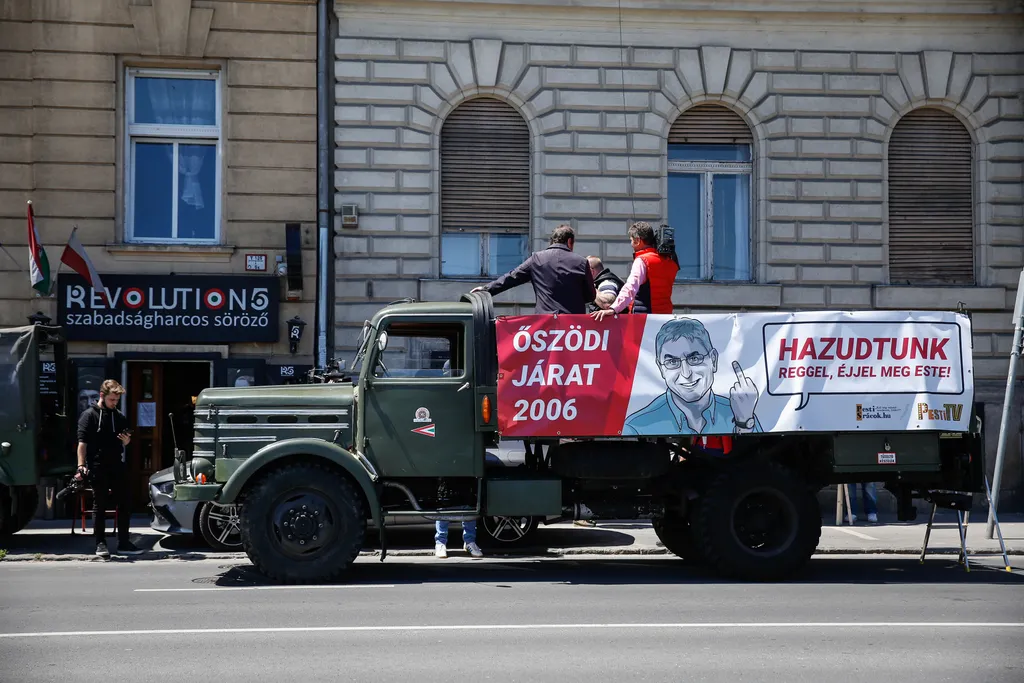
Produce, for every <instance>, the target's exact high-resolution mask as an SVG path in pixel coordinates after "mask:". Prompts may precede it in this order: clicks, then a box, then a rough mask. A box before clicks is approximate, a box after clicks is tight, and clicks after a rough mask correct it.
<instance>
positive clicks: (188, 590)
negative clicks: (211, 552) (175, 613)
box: [135, 583, 395, 593]
mask: <svg viewBox="0 0 1024 683" xmlns="http://www.w3.org/2000/svg"><path fill="white" fill-rule="evenodd" d="M394 587H395V586H394V584H383V583H373V584H354V585H348V586H345V585H341V586H302V585H299V586H214V587H212V588H136V589H135V592H136V593H209V592H211V591H284V590H310V589H318V588H329V589H335V588H337V589H341V588H394Z"/></svg>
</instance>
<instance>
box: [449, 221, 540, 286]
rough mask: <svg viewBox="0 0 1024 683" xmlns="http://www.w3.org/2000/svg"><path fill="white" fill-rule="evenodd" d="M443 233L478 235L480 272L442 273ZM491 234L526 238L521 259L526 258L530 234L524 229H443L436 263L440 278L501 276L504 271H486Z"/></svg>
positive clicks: (528, 252) (471, 278) (492, 277)
mask: <svg viewBox="0 0 1024 683" xmlns="http://www.w3.org/2000/svg"><path fill="white" fill-rule="evenodd" d="M445 235H478V236H480V237H479V245H480V272H479V273H477V274H476V275H445V274H444V264H443V261H444V253H443V252H444V236H445ZM491 235H515V236H516V237H525V238H526V249H525V250H524V252H523V256H522V260H524V261H525V260H526V259H527V258H529V256H530V235H529V233H528V232H527V231H525V230H511V229H504V230H503V229H500V228H499V229H491V230H444V231H442V233H441V241H440V250H439V251H440V253H441V259H439V260H440V261H441V263H440V264H438V270H439V272H440V275H441V277H442V278H444V279H446V280H480V279H482V278H490V279H494V278H497V277H501V276H502V275H504V274H505V272H507V271H505V272H500V273H487V272H486V271H487V270H488V268H489V267H490V263H491V240H490V236H491Z"/></svg>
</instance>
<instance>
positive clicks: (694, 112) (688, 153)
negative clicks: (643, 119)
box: [668, 104, 754, 280]
mask: <svg viewBox="0 0 1024 683" xmlns="http://www.w3.org/2000/svg"><path fill="white" fill-rule="evenodd" d="M753 143H754V139H753V136H752V135H751V134H750V128H749V127H748V126H747V124H746V122H745V121H744V120H743V119H742V118H740V116H739V115H738V114H736V113H735V112H734V111H732V110H730V109H727V108H725V107H723V106H721V105H717V104H700V105H697V106H696V107H693V108H692V109H688V110H687V111H685V112H683V113H682V114H681V115H680V116H679V118H678V119H676V121H675V123H673V124H672V128H671V130H670V131H669V134H668V223H669V225H670V226H671V227H672V228H673V230H674V231H675V242H676V254H677V255H678V257H679V266H680V268H679V279H685V280H750V279H751V267H750V261H751V256H750V255H751V245H750V221H751V213H752V207H753V202H752V201H751V182H750V177H751V173H752V170H753Z"/></svg>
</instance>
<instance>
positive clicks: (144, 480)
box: [124, 360, 212, 512]
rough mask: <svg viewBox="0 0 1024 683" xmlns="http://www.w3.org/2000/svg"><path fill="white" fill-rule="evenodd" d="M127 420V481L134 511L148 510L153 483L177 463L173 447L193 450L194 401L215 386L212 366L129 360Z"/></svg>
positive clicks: (208, 364) (201, 362)
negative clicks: (129, 433) (156, 475)
mask: <svg viewBox="0 0 1024 683" xmlns="http://www.w3.org/2000/svg"><path fill="white" fill-rule="evenodd" d="M126 366H127V367H126V368H125V373H124V375H125V379H126V380H127V384H125V398H126V399H127V401H126V405H125V406H124V412H125V415H126V416H127V417H128V424H129V427H130V429H131V430H132V440H131V443H129V444H128V477H129V484H130V486H131V491H132V509H133V510H134V511H136V512H143V511H145V510H146V504H147V503H148V502H149V478H150V476H151V475H152V474H153V473H154V472H157V471H159V470H162V469H163V468H165V467H170V466H171V464H173V462H174V447H175V440H177V446H178V448H183V449H186V450H188V451H191V450H192V424H193V423H192V411H193V402H192V401H193V397H195V396H198V395H199V392H200V391H202V390H203V389H206V388H207V387H209V386H211V384H212V382H211V379H212V364H211V363H210V361H149V360H146V361H127V362H126Z"/></svg>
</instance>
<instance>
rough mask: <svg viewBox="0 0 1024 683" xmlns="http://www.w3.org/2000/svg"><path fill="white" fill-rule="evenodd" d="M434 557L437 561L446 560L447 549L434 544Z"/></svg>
mask: <svg viewBox="0 0 1024 683" xmlns="http://www.w3.org/2000/svg"><path fill="white" fill-rule="evenodd" d="M434 557H436V558H437V559H439V560H447V559H448V548H446V547H444V546H443V545H441V544H440V543H435V544H434Z"/></svg>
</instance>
